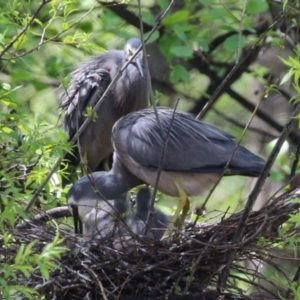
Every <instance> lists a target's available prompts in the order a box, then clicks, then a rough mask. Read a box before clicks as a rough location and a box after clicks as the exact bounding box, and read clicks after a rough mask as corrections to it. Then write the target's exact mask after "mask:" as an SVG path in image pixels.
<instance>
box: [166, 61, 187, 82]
mask: <svg viewBox="0 0 300 300" xmlns="http://www.w3.org/2000/svg"><path fill="white" fill-rule="evenodd" d="M180 80H182V81H184V82H188V81H189V80H190V73H189V72H188V71H187V70H186V68H185V67H183V66H182V65H176V66H174V68H173V70H172V72H171V74H170V81H171V83H176V82H178V81H180Z"/></svg>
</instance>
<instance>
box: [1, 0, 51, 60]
mask: <svg viewBox="0 0 300 300" xmlns="http://www.w3.org/2000/svg"><path fill="white" fill-rule="evenodd" d="M48 2H50V0H43V1H42V2H41V4H40V6H39V7H38V8H37V10H36V11H35V12H34V14H33V15H32V17H31V18H30V20H29V21H28V23H27V24H26V25H25V27H24V28H23V29H22V30H21V31H20V32H19V33H18V34H17V35H16V36H15V37H14V38H13V39H11V41H10V42H9V43H8V44H7V45H6V46H5V47H4V49H3V50H2V51H1V52H0V59H1V57H2V56H3V55H4V54H5V53H6V52H7V51H8V49H10V48H11V47H12V45H13V44H14V43H15V42H16V41H17V40H18V39H19V38H20V37H21V36H22V35H23V34H24V33H25V32H26V31H27V29H28V28H29V27H30V25H31V24H32V23H33V22H34V20H35V18H36V16H37V15H38V13H39V12H40V11H41V10H42V8H43V7H44V6H45V5H46V4H47V3H48Z"/></svg>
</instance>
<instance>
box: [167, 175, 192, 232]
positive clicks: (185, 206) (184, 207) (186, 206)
mask: <svg viewBox="0 0 300 300" xmlns="http://www.w3.org/2000/svg"><path fill="white" fill-rule="evenodd" d="M174 183H175V185H176V188H177V190H178V194H179V202H178V206H177V209H176V211H175V213H174V216H173V218H172V221H171V222H173V224H175V221H176V220H177V219H178V217H179V214H180V212H182V213H181V218H180V224H179V227H181V226H182V225H183V224H184V221H185V218H186V215H187V214H188V212H189V210H190V200H189V198H188V196H187V194H186V193H185V191H184V190H183V188H182V187H181V186H180V184H179V182H178V181H174Z"/></svg>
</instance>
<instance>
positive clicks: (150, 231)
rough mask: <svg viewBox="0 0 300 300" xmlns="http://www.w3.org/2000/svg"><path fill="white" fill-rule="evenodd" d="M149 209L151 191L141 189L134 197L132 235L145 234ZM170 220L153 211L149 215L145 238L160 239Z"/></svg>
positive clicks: (157, 211)
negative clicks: (134, 207) (134, 208)
mask: <svg viewBox="0 0 300 300" xmlns="http://www.w3.org/2000/svg"><path fill="white" fill-rule="evenodd" d="M150 209H151V191H150V189H149V187H142V188H140V189H139V191H138V193H137V195H136V211H135V213H134V214H133V217H132V224H131V226H130V227H131V229H132V231H133V232H134V233H136V234H139V235H143V234H145V229H146V225H147V224H146V222H147V217H148V214H149V212H150ZM169 223H170V218H169V217H168V216H167V215H165V214H164V213H163V212H162V211H160V210H158V209H154V212H153V213H152V215H150V222H149V223H148V226H149V227H148V228H147V236H148V237H151V238H156V239H160V238H161V237H162V236H163V234H164V232H165V231H166V230H167V229H168V227H169Z"/></svg>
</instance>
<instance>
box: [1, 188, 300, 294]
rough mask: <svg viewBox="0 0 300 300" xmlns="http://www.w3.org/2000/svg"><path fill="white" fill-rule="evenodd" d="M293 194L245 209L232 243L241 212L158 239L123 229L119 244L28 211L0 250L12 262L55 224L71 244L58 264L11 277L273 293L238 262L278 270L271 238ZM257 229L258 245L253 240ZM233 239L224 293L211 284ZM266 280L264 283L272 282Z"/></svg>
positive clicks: (132, 289) (45, 290)
mask: <svg viewBox="0 0 300 300" xmlns="http://www.w3.org/2000/svg"><path fill="white" fill-rule="evenodd" d="M299 194H300V193H299V191H298V194H297V191H296V190H294V191H292V192H286V193H285V194H283V195H281V196H280V197H277V198H275V199H273V200H272V201H271V202H270V203H269V204H268V205H267V206H265V207H264V208H262V209H261V210H259V211H256V212H253V213H251V215H250V218H249V220H248V222H247V226H246V227H245V230H244V237H243V240H242V242H240V243H239V244H236V245H231V240H232V238H233V235H234V233H235V231H236V228H237V225H238V223H239V220H240V218H241V215H242V212H240V213H237V214H234V215H232V216H231V217H229V218H224V219H222V221H220V222H219V223H217V224H206V225H198V226H196V227H194V226H193V225H192V224H187V225H186V228H185V230H184V231H182V232H177V233H175V234H174V235H173V236H172V237H170V238H167V239H164V240H163V241H158V240H153V239H149V238H146V237H137V236H130V237H129V236H128V237H126V238H124V239H123V240H122V239H120V240H118V247H114V246H113V245H115V242H116V241H115V240H112V239H107V240H101V241H97V240H93V241H90V242H87V241H84V240H83V239H82V238H79V237H75V236H74V234H73V233H71V232H69V231H64V230H61V229H58V227H54V226H53V225H52V226H51V225H46V224H45V223H44V224H43V225H40V224H37V223H36V222H37V220H36V219H37V218H35V222H33V223H29V224H27V225H26V226H23V225H24V224H23V225H22V226H19V227H18V228H16V229H12V230H11V233H12V234H13V235H14V237H15V239H16V247H15V251H12V249H10V250H9V253H5V248H4V247H2V250H1V252H2V253H0V254H1V255H0V257H1V256H2V257H5V259H6V262H10V261H11V262H12V263H13V260H14V257H15V255H16V253H17V250H18V247H17V245H19V244H21V243H29V242H31V241H32V240H36V241H37V243H36V245H35V250H36V251H37V252H39V251H41V250H42V248H43V247H44V246H45V245H46V244H47V243H49V242H51V241H52V240H53V238H54V236H55V234H56V232H57V230H59V231H60V236H62V237H64V239H65V242H64V243H65V245H66V246H67V247H68V248H69V249H70V251H69V252H67V253H65V254H63V255H62V257H61V259H60V260H59V261H56V263H57V264H58V265H59V267H60V269H57V270H54V271H53V272H52V273H51V276H50V279H49V280H48V281H45V280H44V279H43V277H42V276H41V273H40V272H39V270H36V271H35V272H34V273H33V274H31V276H30V277H29V278H27V277H25V276H24V275H22V274H19V276H18V278H17V279H15V281H14V282H11V283H10V284H22V285H27V286H30V287H34V288H35V289H36V290H37V291H38V292H39V293H40V294H41V295H44V296H45V299H136V300H140V299H174V300H175V299H176V300H177V299H178V300H179V299H197V300H199V299H206V300H209V299H214V300H215V299H220V300H221V299H232V300H233V299H236V300H238V299H279V298H278V296H277V295H278V294H274V293H272V291H271V290H267V289H266V288H265V287H264V286H262V285H260V282H261V281H263V280H264V281H268V280H267V279H266V278H264V276H263V274H262V273H261V272H260V271H259V270H257V269H255V268H252V269H250V268H248V269H246V268H245V267H244V266H243V264H241V262H243V261H246V260H250V261H253V260H256V261H259V262H260V263H263V264H271V265H272V266H273V267H274V268H276V271H277V272H278V273H280V272H283V270H281V269H280V266H278V265H275V263H274V261H273V260H272V254H271V252H270V250H272V249H273V248H274V246H273V245H274V243H275V242H278V241H282V240H283V239H282V238H281V237H280V236H279V235H278V227H279V226H280V225H281V224H282V223H284V222H285V221H287V220H288V219H289V215H290V214H293V213H296V212H297V210H298V204H296V203H293V202H291V201H290V200H291V199H293V198H295V197H297V196H299ZM224 217H225V216H224ZM43 220H48V218H44V219H43ZM262 237H263V238H264V240H263V245H260V246H259V245H258V244H259V243H258V240H259V239H260V241H261V238H262ZM0 242H1V243H3V241H0ZM233 247H234V248H235V249H236V257H235V260H234V262H233V264H232V266H231V270H233V272H231V273H230V275H229V280H228V281H227V286H226V293H222V294H220V293H218V292H217V288H216V287H217V285H218V283H217V281H218V275H219V274H220V270H221V269H222V268H223V267H224V262H225V257H226V253H227V252H228V250H230V249H233ZM7 252H8V251H7ZM240 274H243V276H240ZM236 280H239V281H244V282H245V283H246V284H247V285H248V286H251V287H252V289H254V290H256V291H257V292H258V293H257V294H256V295H255V294H252V296H245V295H244V294H243V292H242V291H241V290H239V289H238V288H237V286H236ZM268 282H269V285H270V284H271V286H272V284H273V285H274V286H275V284H276V283H273V282H270V281H268ZM276 289H278V286H276ZM281 292H283V293H284V292H286V291H283V290H282V291H281Z"/></svg>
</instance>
